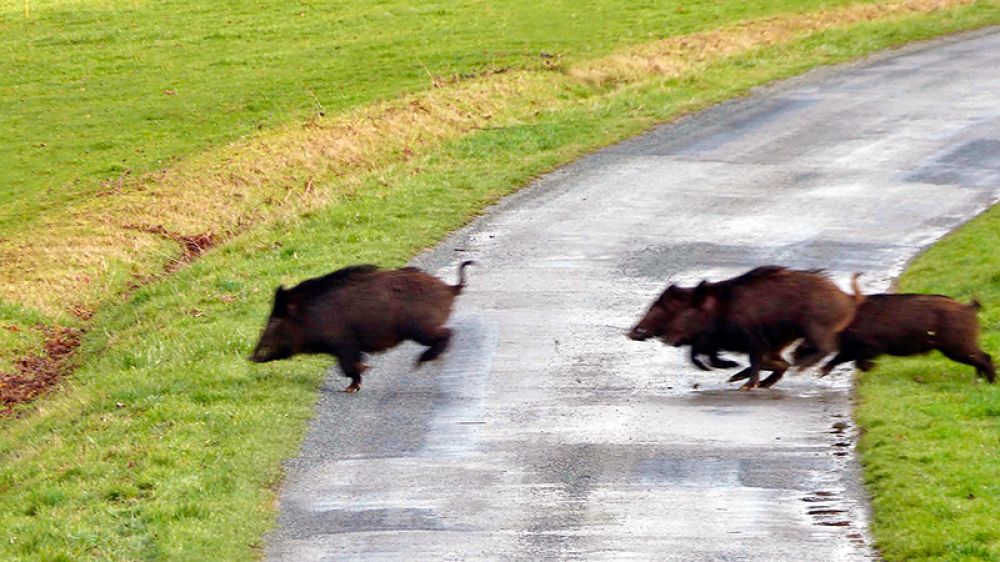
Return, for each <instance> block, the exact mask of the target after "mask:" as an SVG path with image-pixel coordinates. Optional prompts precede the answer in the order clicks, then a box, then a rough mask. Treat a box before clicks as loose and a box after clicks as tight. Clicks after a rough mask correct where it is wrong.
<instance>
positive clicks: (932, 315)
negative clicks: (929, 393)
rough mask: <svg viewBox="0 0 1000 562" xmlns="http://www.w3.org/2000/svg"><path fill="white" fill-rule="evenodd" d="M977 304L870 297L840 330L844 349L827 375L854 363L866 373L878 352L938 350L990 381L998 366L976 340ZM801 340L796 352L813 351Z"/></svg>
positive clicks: (927, 297)
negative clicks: (973, 368) (843, 328)
mask: <svg viewBox="0 0 1000 562" xmlns="http://www.w3.org/2000/svg"><path fill="white" fill-rule="evenodd" d="M979 309H980V305H979V302H977V301H975V300H973V301H972V302H971V303H970V304H962V303H960V302H958V301H956V300H954V299H951V298H948V297H945V296H942V295H921V294H881V295H868V296H866V297H865V300H864V302H863V303H861V304H860V305H859V306H858V310H857V314H856V315H855V317H854V321H852V322H851V324H850V325H848V326H847V329H845V330H844V331H843V332H841V333H840V338H839V339H840V351H839V352H838V353H837V355H835V356H834V357H833V359H831V360H830V361H829V362H827V363H826V365H824V366H823V368H822V372H823V374H824V375H827V374H829V373H830V371H831V370H833V368H834V367H836V366H837V365H839V364H841V363H846V362H848V361H854V364H855V365H856V366H857V367H858V369H861V370H862V371H868V370H870V369H872V368H873V367H874V366H875V363H874V361H873V359H875V358H876V357H878V356H879V355H897V356H906V355H918V354H923V353H927V352H929V351H932V350H935V349H936V350H938V351H940V352H941V353H943V354H944V355H945V357H947V358H949V359H951V360H953V361H957V362H959V363H964V364H966V365H972V366H973V367H975V368H976V374H977V375H978V376H981V377H986V380H988V381H989V382H991V383H992V382H994V381H995V380H996V370H995V369H994V367H993V361H992V359H991V358H990V356H989V354H987V353H986V352H985V351H983V350H982V349H981V348H980V347H979V344H978V343H977V342H978V339H979V321H978V320H977V318H976V313H977V312H978V311H979ZM812 351H813V350H812V349H811V348H809V347H807V346H805V344H803V345H802V346H800V347H799V349H796V350H795V353H794V355H795V356H796V357H797V356H800V355H805V354H809V353H812Z"/></svg>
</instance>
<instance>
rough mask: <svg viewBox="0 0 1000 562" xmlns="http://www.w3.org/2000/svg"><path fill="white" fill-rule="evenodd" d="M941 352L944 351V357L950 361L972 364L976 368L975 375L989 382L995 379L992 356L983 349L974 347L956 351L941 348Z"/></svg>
mask: <svg viewBox="0 0 1000 562" xmlns="http://www.w3.org/2000/svg"><path fill="white" fill-rule="evenodd" d="M941 353H944V355H945V357H947V358H948V359H951V360H952V361H957V362H959V363H965V364H966V365H972V366H973V367H975V368H976V375H977V376H980V377H986V380H987V381H989V382H991V383H992V382H995V381H996V370H995V369H994V368H993V361H992V358H991V357H990V355H989V354H988V353H986V352H985V351H983V350H981V349H975V350H970V351H964V350H963V351H961V352H956V351H952V350H944V349H942V350H941Z"/></svg>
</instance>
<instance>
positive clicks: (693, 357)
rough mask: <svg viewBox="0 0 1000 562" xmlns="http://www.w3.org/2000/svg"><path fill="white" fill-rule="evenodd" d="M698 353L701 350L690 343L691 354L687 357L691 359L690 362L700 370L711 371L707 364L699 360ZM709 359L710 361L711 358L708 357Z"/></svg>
mask: <svg viewBox="0 0 1000 562" xmlns="http://www.w3.org/2000/svg"><path fill="white" fill-rule="evenodd" d="M699 355H701V350H700V349H698V347H697V346H693V345H692V346H691V355H690V356H689V357H688V359H689V360H690V361H691V364H692V365H694V366H695V367H698V368H699V369H701V370H702V371H711V370H712V369H711V367H708V366H707V365H705V364H704V363H702V362H701V359H699V358H698V356H699ZM709 361H711V359H709Z"/></svg>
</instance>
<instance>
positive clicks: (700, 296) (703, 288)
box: [691, 281, 718, 310]
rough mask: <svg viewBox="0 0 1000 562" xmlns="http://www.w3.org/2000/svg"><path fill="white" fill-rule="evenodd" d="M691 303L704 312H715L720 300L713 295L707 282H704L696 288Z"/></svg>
mask: <svg viewBox="0 0 1000 562" xmlns="http://www.w3.org/2000/svg"><path fill="white" fill-rule="evenodd" d="M691 302H692V303H693V304H694V306H696V307H698V308H700V309H702V310H715V306H716V305H717V304H718V300H717V299H716V298H715V295H713V294H712V291H711V289H710V287H709V284H708V282H707V281H702V282H701V283H699V284H698V286H697V287H695V289H694V294H693V295H692V297H691Z"/></svg>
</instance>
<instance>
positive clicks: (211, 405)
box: [0, 2, 1000, 560]
mask: <svg viewBox="0 0 1000 562" xmlns="http://www.w3.org/2000/svg"><path fill="white" fill-rule="evenodd" d="M998 22H1000V9H998V7H997V5H996V4H995V3H992V2H990V3H984V2H980V3H975V4H973V5H970V6H965V7H961V8H958V9H951V10H947V11H940V12H932V13H928V14H906V15H902V16H896V17H890V18H886V19H880V20H878V21H872V22H866V23H854V24H852V25H851V26H850V27H846V28H839V29H833V30H826V31H818V32H814V33H811V34H808V35H807V36H806V37H805V38H797V39H794V40H791V41H790V42H787V43H780V44H772V45H770V46H767V47H764V48H760V49H755V48H748V49H744V50H741V51H739V52H735V53H729V54H728V56H725V57H724V58H721V59H719V60H712V61H705V62H704V64H703V65H701V66H699V67H697V72H692V73H689V74H681V75H651V76H647V77H645V78H642V79H638V80H631V81H625V82H623V83H620V84H618V85H617V86H616V87H614V88H608V87H607V86H606V85H602V84H600V83H596V85H587V84H588V83H586V82H578V83H577V84H578V85H577V86H574V87H572V88H568V89H567V90H566V91H564V92H562V93H561V99H564V101H565V103H561V104H556V105H553V106H551V107H538V108H536V109H535V110H534V111H532V112H530V113H529V114H527V115H523V116H518V117H516V118H511V119H510V120H509V121H504V122H502V123H500V124H494V125H492V126H489V127H480V128H475V129H471V130H470V131H468V133H467V134H464V135H461V136H457V137H454V138H448V139H445V140H444V141H443V142H441V143H439V144H437V145H436V146H433V147H429V148H428V149H427V150H425V151H422V152H420V153H419V154H413V155H412V156H410V157H408V158H406V159H396V160H392V161H387V162H383V163H380V164H379V165H378V166H375V167H372V168H367V169H365V170H364V172H363V173H361V174H359V175H358V176H357V178H356V179H355V180H353V181H352V183H351V188H350V189H349V190H346V191H344V192H342V193H340V194H339V195H338V196H337V197H336V198H333V199H331V200H329V201H327V202H326V203H324V204H323V205H317V206H315V207H309V208H305V209H303V210H302V212H301V213H298V212H296V213H294V214H289V215H287V216H281V217H277V218H275V219H274V220H272V221H270V222H265V223H262V224H261V225H259V226H258V227H256V228H254V229H251V230H249V231H246V232H243V233H237V234H234V235H233V237H232V238H231V239H230V240H229V241H228V243H226V244H224V245H222V246H219V247H217V248H215V249H213V250H211V251H209V252H207V253H206V254H205V255H204V256H203V257H202V258H201V259H200V260H198V261H196V262H194V263H193V264H191V265H190V266H189V267H184V268H181V269H178V270H177V271H175V272H173V274H172V275H170V276H169V277H166V278H163V279H160V280H158V281H156V282H154V283H151V284H148V285H145V286H143V287H140V288H138V289H136V290H135V291H133V292H131V293H129V299H128V301H127V302H125V303H121V304H116V305H113V306H103V307H102V308H101V310H100V311H98V313H97V315H96V316H95V317H94V319H93V320H92V321H91V326H92V327H91V330H90V331H89V332H88V334H87V336H86V338H85V340H84V343H83V347H82V348H81V353H80V358H81V359H80V368H79V370H78V371H77V373H76V374H75V376H74V377H73V384H72V387H71V388H70V389H68V391H67V392H65V393H63V394H60V395H57V396H53V397H52V398H51V399H48V400H45V401H43V402H41V403H40V404H38V406H37V409H36V411H35V412H34V413H32V415H30V416H29V417H27V418H25V419H20V420H13V421H10V422H9V423H7V424H6V426H5V428H4V432H3V435H2V436H0V459H2V461H3V463H2V467H0V498H3V500H4V501H3V502H0V526H2V527H3V528H4V529H5V530H6V531H7V536H8V540H7V541H5V542H0V558H3V559H11V560H16V559H39V558H41V559H49V560H78V559H88V558H90V559H108V560H119V559H120V560H126V559H191V560H209V559H211V560H245V559H248V558H252V557H253V556H254V555H255V553H258V552H259V547H260V542H259V541H260V537H261V535H262V534H263V532H264V531H265V530H266V529H267V528H268V527H269V526H270V525H271V523H272V521H273V516H274V512H273V492H272V487H273V486H274V485H275V484H276V483H277V482H278V481H279V479H280V475H281V473H280V464H279V463H280V461H281V459H283V458H286V457H288V456H289V455H291V454H293V453H294V451H295V448H296V446H297V444H298V442H299V440H300V439H301V436H302V433H303V430H304V426H305V420H306V419H307V418H308V416H309V414H310V412H311V408H312V405H313V404H314V401H315V397H316V392H317V387H318V384H319V381H320V380H321V378H322V376H323V373H322V368H321V367H322V366H323V365H326V364H328V361H325V360H322V359H315V358H313V359H297V360H294V361H289V362H283V363H281V364H276V365H268V366H263V367H252V366H251V365H249V364H248V363H247V362H246V361H245V360H244V359H243V358H244V357H245V355H246V353H247V351H248V349H249V347H250V345H252V342H253V339H254V338H255V336H256V334H257V331H258V330H259V328H260V324H261V322H262V320H263V318H264V316H265V315H266V313H267V308H268V306H269V302H268V301H269V298H270V294H271V289H272V288H273V286H274V285H276V284H278V283H280V282H285V283H289V282H295V281H298V280H301V279H302V278H304V277H307V276H310V275H314V274H318V273H321V272H326V271H329V270H331V269H333V268H335V267H338V266H340V265H343V264H346V263H356V262H376V263H380V264H384V265H387V266H391V265H397V264H401V263H403V262H405V261H406V260H407V259H408V258H409V257H410V256H412V255H413V254H414V253H416V252H419V251H420V250H421V249H423V248H425V247H428V246H430V245H432V244H433V243H434V242H435V241H436V240H439V239H440V238H441V237H442V236H443V235H444V234H446V233H447V232H448V231H450V230H452V229H454V228H456V227H459V226H461V225H462V224H463V223H464V222H466V221H467V220H469V218H471V217H472V216H474V215H475V214H476V213H477V212H478V211H479V210H480V209H482V208H483V207H484V206H486V205H488V204H490V203H491V202H494V201H496V200H497V199H498V198H499V197H502V196H503V195H505V194H507V193H509V192H511V191H512V190H513V189H516V188H517V187H518V186H521V185H524V184H525V183H526V182H527V181H528V180H529V179H530V178H531V177H533V176H535V175H537V174H540V173H542V172H544V171H547V170H550V169H551V168H553V167H554V166H556V165H558V164H560V163H562V162H566V161H568V160H570V159H572V158H574V157H577V156H579V155H581V154H583V153H585V152H586V151H588V150H592V149H594V148H596V147H599V146H602V145H606V144H608V143H611V142H614V141H616V140H620V139H623V138H625V137H627V136H630V135H633V134H635V133H637V132H639V131H641V130H643V129H645V128H648V127H649V126H650V125H652V124H654V123H656V122H659V121H663V120H665V119H669V118H671V117H673V116H676V115H679V114H682V113H684V112H689V111H693V110H696V109H699V108H702V107H705V106H707V105H710V104H713V103H716V102H718V101H721V100H724V99H728V98H731V97H733V96H737V95H741V94H744V93H746V92H747V91H748V90H749V88H751V87H753V86H754V85H757V84H761V83H764V82H767V81H769V80H774V79H777V78H782V77H787V76H790V75H794V74H797V73H800V72H802V71H804V70H806V69H808V68H810V67H812V66H815V65H817V64H824V63H833V62H839V61H843V60H847V59H850V58H853V57H857V56H860V55H863V54H866V53H870V52H873V51H875V50H878V49H883V48H886V47H891V46H894V45H899V44H901V43H905V42H907V41H912V40H916V39H923V38H928V37H932V36H935V35H939V34H942V33H947V32H951V31H956V30H961V29H969V28H974V27H978V26H983V25H987V24H993V23H998ZM598 82H599V81H598Z"/></svg>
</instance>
